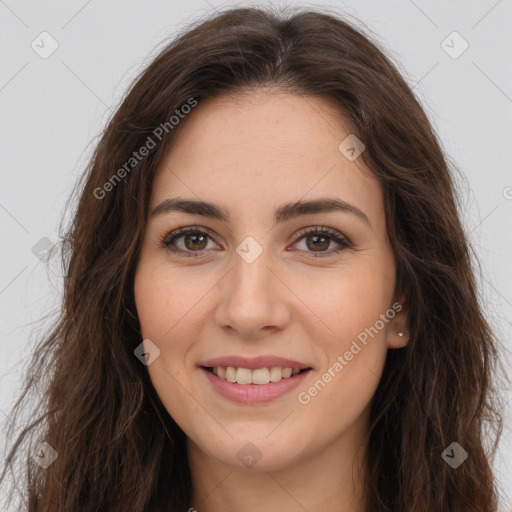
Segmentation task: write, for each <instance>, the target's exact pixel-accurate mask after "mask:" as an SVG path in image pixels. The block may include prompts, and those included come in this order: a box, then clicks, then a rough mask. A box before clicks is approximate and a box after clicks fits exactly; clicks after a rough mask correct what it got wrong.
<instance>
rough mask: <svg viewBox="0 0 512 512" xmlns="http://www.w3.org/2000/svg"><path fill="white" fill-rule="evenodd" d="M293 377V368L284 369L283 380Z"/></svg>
mask: <svg viewBox="0 0 512 512" xmlns="http://www.w3.org/2000/svg"><path fill="white" fill-rule="evenodd" d="M291 376H292V369H291V368H283V379H287V378H288V377H291Z"/></svg>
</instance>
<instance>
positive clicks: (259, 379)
mask: <svg viewBox="0 0 512 512" xmlns="http://www.w3.org/2000/svg"><path fill="white" fill-rule="evenodd" d="M201 368H203V369H204V370H206V371H208V372H210V373H212V374H213V375H215V376H216V377H218V378H219V379H221V380H224V381H226V382H231V383H233V384H241V385H247V384H256V385H265V384H270V383H272V382H279V381H281V380H287V379H293V378H294V377H296V376H297V375H300V374H302V373H304V372H308V371H310V370H311V368H289V367H279V366H272V367H264V368H258V369H255V370H251V369H250V368H235V367H233V366H227V367H226V366H216V367H211V366H202V367H201Z"/></svg>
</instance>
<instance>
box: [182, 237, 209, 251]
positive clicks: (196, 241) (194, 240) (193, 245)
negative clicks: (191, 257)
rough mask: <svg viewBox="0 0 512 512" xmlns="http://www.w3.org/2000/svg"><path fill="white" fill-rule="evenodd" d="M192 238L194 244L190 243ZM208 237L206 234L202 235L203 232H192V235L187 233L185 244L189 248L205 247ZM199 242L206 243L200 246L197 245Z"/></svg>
mask: <svg viewBox="0 0 512 512" xmlns="http://www.w3.org/2000/svg"><path fill="white" fill-rule="evenodd" d="M191 240H193V242H192V245H190V246H189V245H188V242H190V241H191ZM205 242H206V237H205V236H204V235H201V234H197V233H195V234H190V235H186V236H185V246H186V247H187V249H199V250H201V249H204V248H205V247H206V243H205ZM197 243H199V244H201V243H203V244H204V245H202V246H199V245H197Z"/></svg>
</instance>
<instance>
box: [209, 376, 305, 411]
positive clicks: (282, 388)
mask: <svg viewBox="0 0 512 512" xmlns="http://www.w3.org/2000/svg"><path fill="white" fill-rule="evenodd" d="M201 370H202V372H203V373H204V374H206V378H207V379H208V380H209V381H210V383H211V385H212V386H213V388H214V389H215V391H217V392H218V393H219V394H220V395H222V396H223V397H224V398H227V399H228V400H231V401H233V402H238V403H246V404H257V403H265V402H271V401H272V400H275V399H276V398H279V397H280V396H283V395H284V394H286V393H288V392H290V391H291V390H292V389H294V388H296V387H297V386H298V385H299V384H300V383H301V382H302V381H303V380H304V379H305V378H306V376H307V375H308V374H309V372H310V370H307V371H305V372H302V373H298V374H297V375H294V376H293V377H289V378H287V379H281V380H279V381H277V382H269V383H268V384H237V383H236V382H228V381H227V380H223V379H220V378H219V377H217V376H216V375H214V374H213V373H211V372H209V371H208V370H205V369H204V368H201Z"/></svg>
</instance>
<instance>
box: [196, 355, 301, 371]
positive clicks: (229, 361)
mask: <svg viewBox="0 0 512 512" xmlns="http://www.w3.org/2000/svg"><path fill="white" fill-rule="evenodd" d="M199 366H206V367H209V368H216V367H218V366H226V367H227V366H233V367H234V368H248V369H250V370H257V369H258V368H268V367H272V366H278V367H281V368H292V369H299V370H303V369H305V368H311V365H309V364H307V363H301V362H299V361H294V360H293V359H286V358H283V357H278V356H270V355H264V356H258V357H250V358H249V357H243V356H223V357H216V358H214V359H208V360H207V361H203V362H202V363H200V365H199Z"/></svg>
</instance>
